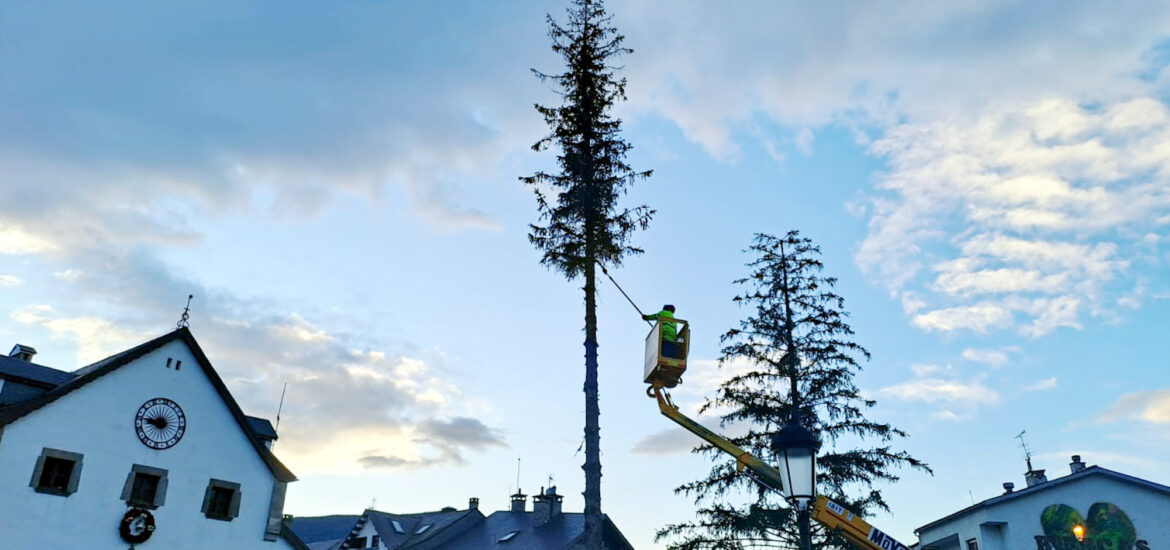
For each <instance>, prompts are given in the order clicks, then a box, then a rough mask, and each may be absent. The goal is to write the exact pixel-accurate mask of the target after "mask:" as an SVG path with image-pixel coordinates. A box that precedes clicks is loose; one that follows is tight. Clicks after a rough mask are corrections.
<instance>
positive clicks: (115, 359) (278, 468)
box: [0, 327, 297, 482]
mask: <svg viewBox="0 0 1170 550" xmlns="http://www.w3.org/2000/svg"><path fill="white" fill-rule="evenodd" d="M175 340H182V341H183V343H185V344H187V347H188V348H189V349H190V350H191V353H192V354H193V355H194V356H195V360H196V362H198V363H199V367H200V368H202V369H203V374H204V375H206V376H207V379H208V380H210V381H211V385H212V386H213V387H215V391H216V393H218V394H219V397H220V399H222V400H223V402H224V404H225V405H227V408H228V410H229V411H230V412H231V414H232V417H233V418H235V420H236V424H238V425H239V427H240V429H241V430H243V431H244V434H245V435H246V436H247V438H248V441H249V442H250V443H251V444H252V447H253V448H254V449H256V452H257V453H259V455H260V458H261V459H263V460H264V463H265V464H266V465H267V466H268V469H269V470H270V471H272V475H274V476H276V478H277V479H279V480H280V481H284V482H290V481H296V479H297V477H296V476H295V475H293V473H292V472H291V471H289V469H288V468H287V467H286V466H285V465H284V464H282V463H281V462H280V461H279V460H277V458H276V456H274V455H273V454H272V451H270V450H268V448H267V447H265V446H264V443H263V441H261V439H260V437H258V436H257V434H256V433H255V431H254V430H253V429H252V426H251V424H250V423H249V422H248V417H247V416H246V415H244V411H242V410H240V405H239V404H238V403H236V400H235V398H233V397H232V394H231V392H229V391H228V389H227V386H226V385H224V383H223V379H222V378H220V377H219V374H217V373H216V372H215V369H214V368H212V366H211V361H209V360H208V359H207V355H205V354H204V353H203V349H202V348H200V347H199V343H198V342H196V341H195V337H194V336H192V335H191V330H190V329H188V328H187V327H182V328H179V329H176V330H174V331H171V332H169V333H167V334H164V335H162V336H159V337H158V338H155V339H153V340H150V341H149V342H145V343H143V344H139V345H137V346H134V347H132V348H130V349H128V350H126V351H123V352H122V353H119V354H116V355H111V356H109V357H107V358H105V359H102V360H101V361H98V362H96V363H93V364H91V365H88V366H86V367H83V368H80V369H78V370H76V371H74V372H73V373H71V376H72V378H70V379H68V380H66V381H65V382H63V383H62V384H60V385H59V386H57V387H55V388H53V389H52V390H49V391H48V392H47V393H45V394H43V395H40V396H37V397H34V398H32V399H29V400H27V401H21V402H20V403H16V404H14V405H9V406H7V407H4V408H0V428H3V427H4V426H7V425H8V424H11V423H13V422H15V421H17V420H19V419H20V418H23V417H24V416H26V415H28V414H29V413H32V412H34V411H36V410H38V409H40V408H41V407H44V406H45V405H48V404H50V403H52V402H54V401H56V400H58V399H60V398H62V397H65V396H66V395H69V394H70V393H73V391H74V390H76V389H78V388H81V387H84V386H85V385H87V384H89V383H90V382H93V381H94V380H97V379H98V378H101V377H103V376H105V375H107V374H109V373H111V372H114V371H115V370H117V369H118V368H120V367H122V366H123V365H127V364H129V363H132V362H133V361H134V360H135V359H138V358H140V357H142V356H143V355H146V354H147V353H150V352H152V351H154V350H156V349H158V348H161V347H162V346H164V345H166V344H168V343H170V342H173V341H175ZM37 366H39V365H37ZM42 368H48V367H42ZM51 370H52V369H51ZM57 372H61V371H57ZM67 374H69V373H67Z"/></svg>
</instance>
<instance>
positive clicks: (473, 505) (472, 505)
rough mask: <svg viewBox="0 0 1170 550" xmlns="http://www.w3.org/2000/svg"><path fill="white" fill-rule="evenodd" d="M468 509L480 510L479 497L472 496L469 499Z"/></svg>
mask: <svg viewBox="0 0 1170 550" xmlns="http://www.w3.org/2000/svg"><path fill="white" fill-rule="evenodd" d="M467 509H468V510H478V509H479V499H478V498H475V497H471V498H469V499H467Z"/></svg>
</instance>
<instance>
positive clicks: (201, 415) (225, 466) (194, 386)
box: [0, 329, 298, 550]
mask: <svg viewBox="0 0 1170 550" xmlns="http://www.w3.org/2000/svg"><path fill="white" fill-rule="evenodd" d="M181 330H182V331H184V332H185V331H186V329H181ZM177 332H178V331H177ZM172 334H174V333H172ZM164 338H165V337H164ZM157 340H161V339H156V341H157ZM152 342H155V341H152ZM144 345H146V344H144ZM192 345H193V340H190V336H189V332H186V333H185V334H184V335H183V337H171V338H170V339H169V340H167V341H166V342H165V343H162V344H159V345H157V346H156V347H155V348H154V349H151V350H149V351H148V352H145V353H141V354H140V355H138V356H136V357H134V358H133V359H132V360H129V361H127V362H125V364H123V365H120V366H118V367H117V368H115V369H113V370H109V372H103V373H101V374H100V376H94V374H95V373H94V372H90V373H85V372H83V371H84V370H85V369H83V370H82V371H78V374H79V376H78V379H83V380H85V383H84V384H83V385H81V387H76V388H74V389H70V386H69V384H76V382H70V383H67V384H64V385H62V386H61V387H60V388H58V389H57V390H53V391H55V392H57V393H58V394H59V395H58V396H57V398H56V399H53V400H52V401H51V402H47V403H43V404H42V405H41V406H39V407H37V408H35V410H19V408H20V407H21V405H20V404H18V405H15V406H10V407H9V408H5V409H0V547H2V548H44V547H50V546H51V547H55V548H56V547H60V548H90V549H97V550H102V549H118V550H125V549H126V548H127V547H128V546H129V544H128V543H127V542H126V541H125V540H123V537H122V536H121V535H120V534H119V524H120V522H121V520H122V519H123V517H124V515H125V514H126V513H127V511H128V510H129V509H130V508H131V506H130V504H129V503H128V501H127V500H126V499H127V495H128V491H129V490H130V489H131V487H130V485H131V483H130V482H131V479H132V475H133V472H134V471H136V470H137V471H146V472H153V473H160V472H161V474H162V475H161V477H162V479H163V481H162V482H161V483H158V484H157V485H155V486H154V494H155V496H156V497H157V498H156V501H155V502H152V503H150V504H151V505H152V506H153V509H150V510H149V511H150V513H151V515H152V516H153V519H154V521H155V528H154V530H153V531H152V534H151V536H150V538H149V539H148V540H147V541H145V542H143V543H141V544H139V545H138V548H140V549H143V550H148V549H149V548H190V549H203V548H206V549H217V550H220V549H228V548H231V549H241V550H247V549H264V550H277V549H279V550H284V549H293V548H297V547H298V545H297V544H295V543H294V542H292V541H290V540H286V538H283V537H281V536H274V535H273V533H272V532H271V528H270V523H269V522H270V520H271V519H272V516H273V515H274V514H275V516H276V517H277V518H278V520H279V517H280V513H281V510H280V508H281V507H282V506H283V495H284V487H285V484H286V482H287V481H289V480H292V479H295V478H291V473H289V474H288V475H287V478H286V480H281V479H279V477H280V476H278V475H275V474H274V471H273V468H272V465H271V463H269V462H266V461H267V460H269V458H267V457H266V456H265V455H264V454H262V453H261V452H258V449H257V447H256V441H254V440H253V439H255V437H256V436H255V434H254V432H253V431H252V430H251V429H243V428H242V427H241V418H246V417H242V416H241V415H242V413H240V412H239V409H238V406H237V405H235V403H234V401H232V402H231V403H230V404H229V403H228V402H226V401H225V399H224V393H223V392H224V391H226V390H222V381H221V380H219V379H218V377H216V378H215V379H214V380H212V379H210V378H209V376H208V372H207V371H205V370H204V368H201V364H200V361H201V359H202V361H204V362H205V361H206V358H203V357H202V352H201V351H195V350H193V349H192ZM140 347H141V346H140ZM101 366H102V363H98V364H95V365H94V366H91V367H88V368H89V369H96V368H98V367H101ZM207 368H210V367H209V366H208V367H207ZM86 376H88V377H89V378H85V377H86ZM213 376H214V375H213ZM217 384H218V385H219V388H217ZM66 390H68V391H66ZM46 395H48V396H52V395H53V392H49V394H46ZM155 398H165V399H167V400H170V401H172V402H173V403H175V404H176V405H177V406H178V407H179V408H180V409H181V411H182V413H183V414H182V416H184V417H185V431H184V432H183V435H182V437H181V438H180V439H178V440H177V442H174V443H173V446H171V447H169V448H152V447H150V446H148V445H147V444H144V442H143V441H142V440H141V438H140V436H139V433H138V431H137V429H136V426H135V420H136V415H137V413H138V411H139V409H140V407H141V406H142V405H143V404H144V403H147V402H148V401H150V400H152V399H155ZM42 399H43V398H42ZM228 399H230V397H229V398H228ZM25 408H26V409H28V408H31V407H25ZM13 409H17V410H15V412H14V410H13ZM18 414H19V416H17V415H18ZM160 424H161V423H160ZM175 425H176V424H175V423H174V422H172V424H171V427H170V430H162V431H163V432H170V431H172V430H174V426H175ZM155 431H158V430H155ZM250 438H251V439H250ZM166 444H168V443H166V442H164V443H163V444H161V445H166ZM56 452H64V453H65V454H64V455H63V456H65V457H67V458H70V459H71V460H72V459H76V464H75V466H74V468H75V469H76V471H74V472H73V473H72V474H73V476H74V479H71V480H69V481H68V482H66V481H65V478H62V479H61V480H59V481H60V483H61V484H62V487H64V489H61V490H58V489H54V488H53V486H52V484H53V483H54V482H53V480H52V479H48V478H46V477H45V476H49V475H50V474H47V473H44V472H43V471H42V470H41V469H42V468H44V467H47V466H46V465H49V464H51V465H52V466H53V467H58V466H59V464H57V463H50V462H46V459H45V458H44V457H45V456H46V453H49V456H54V455H53V454H52V453H56ZM272 460H274V459H272ZM280 467H281V468H283V465H281V466H280ZM61 471H62V472H64V471H65V470H64V468H63V469H62V470H61ZM38 476H41V477H40V479H38ZM212 480H216V481H217V482H219V485H218V486H220V487H221V489H220V490H219V493H218V494H214V495H213V493H214V491H213V490H212V489H211V486H212V485H214V483H213V481H212ZM152 483H153V481H152ZM38 484H41V485H42V486H39V487H38ZM66 484H68V486H66ZM149 490H150V487H149V484H145V483H144V484H143V485H142V487H141V492H140V493H139V494H138V496H139V497H141V496H142V495H143V494H147V492H149ZM160 491H161V494H159V492H160ZM274 493H275V496H276V497H277V498H275V499H274ZM220 497H222V498H223V499H225V500H223V501H222V502H221V503H220V505H222V510H223V515H220V516H218V517H209V514H210V512H209V511H208V506H209V503H210V500H209V499H214V498H220ZM217 506H218V505H212V509H214V510H219V509H220V508H218V507H217ZM149 508H150V507H147V509H149ZM139 527H141V526H139ZM266 539H270V540H266Z"/></svg>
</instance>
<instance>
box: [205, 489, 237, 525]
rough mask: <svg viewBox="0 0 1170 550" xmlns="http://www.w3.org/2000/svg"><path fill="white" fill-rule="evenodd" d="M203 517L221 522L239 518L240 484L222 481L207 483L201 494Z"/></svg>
mask: <svg viewBox="0 0 1170 550" xmlns="http://www.w3.org/2000/svg"><path fill="white" fill-rule="evenodd" d="M203 515H205V516H207V517H209V518H211V519H218V520H222V521H231V520H233V519H235V518H237V517H239V516H240V484H239V483H234V482H231V481H224V480H222V479H212V480H211V481H208V482H207V490H206V491H204V493H203Z"/></svg>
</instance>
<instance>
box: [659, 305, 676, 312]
mask: <svg viewBox="0 0 1170 550" xmlns="http://www.w3.org/2000/svg"><path fill="white" fill-rule="evenodd" d="M662 309H665V310H666V311H669V312H671V313H674V306H672V305H670V304H666V305H664V306H662Z"/></svg>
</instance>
